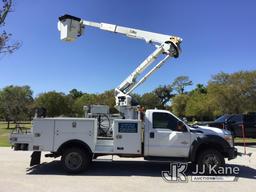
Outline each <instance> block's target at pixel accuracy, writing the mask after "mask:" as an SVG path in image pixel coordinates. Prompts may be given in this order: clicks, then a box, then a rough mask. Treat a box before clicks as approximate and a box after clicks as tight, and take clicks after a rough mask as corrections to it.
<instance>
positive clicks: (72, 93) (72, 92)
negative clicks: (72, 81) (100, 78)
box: [68, 89, 83, 99]
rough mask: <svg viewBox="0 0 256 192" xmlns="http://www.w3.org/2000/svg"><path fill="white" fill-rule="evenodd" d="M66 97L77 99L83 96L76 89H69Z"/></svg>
mask: <svg viewBox="0 0 256 192" xmlns="http://www.w3.org/2000/svg"><path fill="white" fill-rule="evenodd" d="M68 95H69V96H71V97H72V98H73V99H77V98H79V97H81V96H82V95H83V92H82V91H78V90H77V89H71V90H70V91H69V94H68Z"/></svg>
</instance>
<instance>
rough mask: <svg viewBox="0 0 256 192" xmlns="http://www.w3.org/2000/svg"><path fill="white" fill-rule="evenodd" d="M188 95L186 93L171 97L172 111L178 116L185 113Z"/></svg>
mask: <svg viewBox="0 0 256 192" xmlns="http://www.w3.org/2000/svg"><path fill="white" fill-rule="evenodd" d="M188 99H189V96H188V95H186V94H180V95H176V96H175V97H174V98H173V99H172V111H173V113H174V114H175V115H177V116H178V117H184V116H185V115H186V113H185V112H186V106H187V101H188Z"/></svg>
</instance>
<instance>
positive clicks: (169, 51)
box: [58, 15, 182, 111]
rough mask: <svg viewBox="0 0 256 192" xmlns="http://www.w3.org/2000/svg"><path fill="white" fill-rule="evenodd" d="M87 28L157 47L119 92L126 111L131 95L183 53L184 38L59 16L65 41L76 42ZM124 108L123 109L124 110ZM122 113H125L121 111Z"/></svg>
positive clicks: (120, 100) (118, 101) (117, 98)
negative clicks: (164, 65) (153, 64)
mask: <svg viewBox="0 0 256 192" xmlns="http://www.w3.org/2000/svg"><path fill="white" fill-rule="evenodd" d="M86 26H90V27H96V28H99V29H101V30H105V31H110V32H113V33H119V34H122V35H125V36H127V37H130V38H135V39H141V40H144V41H146V42H147V43H151V44H154V45H155V46H156V50H155V51H154V52H153V53H152V54H150V55H149V56H148V57H147V58H146V59H145V60H144V61H143V62H142V63H141V64H140V65H139V66H138V67H137V68H136V69H135V70H134V71H133V72H132V73H131V74H130V75H129V76H128V77H127V78H126V79H125V80H124V81H123V82H122V83H121V84H120V85H119V86H118V87H117V88H116V89H115V95H116V106H118V107H123V108H130V107H131V97H130V96H129V94H130V93H131V92H132V91H133V90H134V89H135V88H136V87H137V86H139V85H140V84H141V83H143V82H144V81H145V80H146V79H147V78H148V77H149V76H150V75H151V74H152V73H154V72H155V71H156V70H157V69H158V68H160V67H161V66H162V65H163V64H164V63H165V62H166V61H167V60H168V59H169V58H171V57H178V56H179V53H180V43H181V41H182V39H181V38H179V37H176V36H170V35H165V34H159V33H153V32H148V31H143V30H139V29H133V28H128V27H122V26H117V25H113V24H108V23H96V22H91V21H85V20H82V19H80V18H77V17H74V16H70V15H64V16H62V17H59V22H58V29H59V31H60V33H61V40H64V41H74V40H75V39H76V38H77V37H79V36H81V35H82V34H83V31H84V28H85V27H86ZM162 54H164V55H166V56H165V57H164V58H163V59H162V60H161V61H160V62H158V63H157V64H156V65H155V66H154V67H153V68H152V69H151V70H150V71H149V72H148V73H147V74H146V75H145V76H144V77H142V78H141V79H140V80H139V81H138V82H137V81H136V79H137V77H138V76H139V75H140V74H141V73H143V71H145V70H146V69H147V68H148V67H149V66H150V65H151V64H152V63H153V62H154V61H155V60H156V59H157V58H158V57H159V56H160V55H162ZM120 110H121V109H119V111H120ZM121 111H122V110H121Z"/></svg>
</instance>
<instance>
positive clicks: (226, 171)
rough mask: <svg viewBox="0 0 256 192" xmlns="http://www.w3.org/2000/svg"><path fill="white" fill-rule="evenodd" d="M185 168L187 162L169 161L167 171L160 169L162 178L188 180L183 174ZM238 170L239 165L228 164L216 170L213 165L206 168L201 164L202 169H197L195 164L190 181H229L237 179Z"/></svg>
mask: <svg viewBox="0 0 256 192" xmlns="http://www.w3.org/2000/svg"><path fill="white" fill-rule="evenodd" d="M187 168H188V164H187V163H171V164H170V170H169V171H162V178H163V179H164V180H165V181H166V182H170V183H172V182H188V176H187V175H186V174H185V172H186V170H187ZM206 170H208V171H206ZM239 171H240V170H239V167H230V166H225V167H220V168H219V169H218V170H216V169H215V166H210V167H209V168H208V169H206V168H205V167H204V166H203V169H200V171H199V168H198V165H196V170H195V171H192V172H191V173H190V175H191V181H192V182H220V181H224V182H230V181H237V180H238V177H236V176H237V175H238V174H239ZM206 173H207V175H206Z"/></svg>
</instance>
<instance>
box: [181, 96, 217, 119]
mask: <svg viewBox="0 0 256 192" xmlns="http://www.w3.org/2000/svg"><path fill="white" fill-rule="evenodd" d="M211 107H212V106H211V102H210V101H209V99H208V95H207V94H203V93H200V92H194V93H192V94H190V95H189V97H188V100H187V104H186V109H185V114H186V116H190V117H196V119H199V120H204V119H207V120H209V119H211V118H212V117H213V114H212V108H211Z"/></svg>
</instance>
